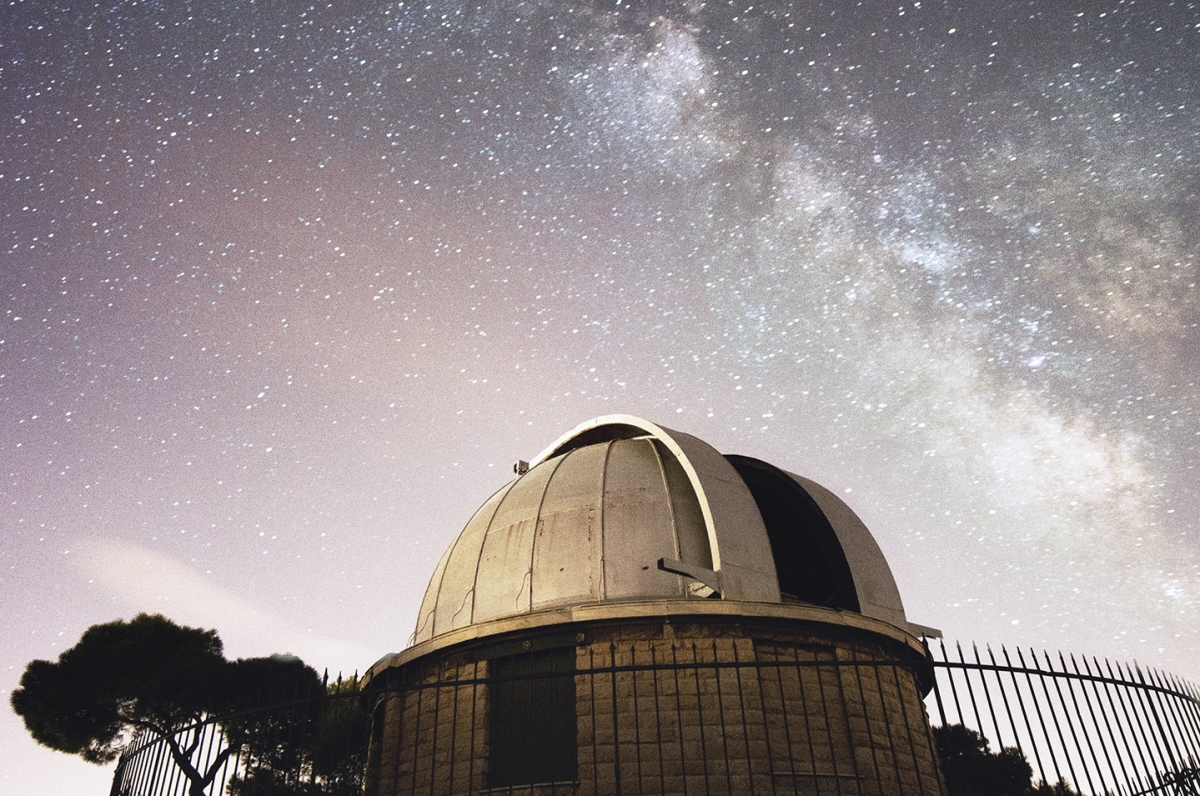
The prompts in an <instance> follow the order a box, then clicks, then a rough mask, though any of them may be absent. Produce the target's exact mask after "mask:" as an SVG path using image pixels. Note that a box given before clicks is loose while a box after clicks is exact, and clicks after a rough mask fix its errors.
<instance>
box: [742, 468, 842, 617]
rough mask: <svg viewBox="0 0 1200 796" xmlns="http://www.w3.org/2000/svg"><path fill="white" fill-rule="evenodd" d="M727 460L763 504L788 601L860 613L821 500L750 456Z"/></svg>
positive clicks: (777, 565) (783, 588) (781, 589)
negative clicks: (814, 498) (819, 503)
mask: <svg viewBox="0 0 1200 796" xmlns="http://www.w3.org/2000/svg"><path fill="white" fill-rule="evenodd" d="M725 459H726V460H728V462H729V463H730V464H732V465H733V467H734V469H735V470H737V472H738V475H740V476H741V477H742V480H743V481H745V482H746V486H747V487H748V488H749V489H750V494H751V495H752V496H753V497H754V502H755V503H757V504H758V510H759V513H760V514H762V519H763V524H764V525H766V526H767V537H768V538H769V539H770V542H771V553H772V554H773V556H774V558H775V572H776V574H777V576H778V577H779V591H780V592H781V593H782V595H783V599H784V601H785V602H786V601H799V602H806V603H813V604H816V605H823V606H826V607H829V608H841V609H845V610H849V611H859V610H860V608H859V603H858V594H857V592H856V591H855V589H854V577H853V576H852V575H851V573H850V565H849V564H848V563H847V562H846V554H845V553H844V552H842V546H841V543H840V542H838V538H837V534H836V533H835V532H834V530H833V526H831V525H830V524H829V520H828V519H826V517H825V514H824V512H822V511H821V509H820V507H819V506H818V505H817V504H816V501H814V500H813V499H812V497H810V496H809V494H808V492H806V491H804V488H803V487H801V486H800V485H799V484H797V483H796V482H795V481H794V480H792V479H791V478H790V477H789V476H788V474H787V473H785V472H783V471H782V470H780V469H779V468H777V467H773V466H771V465H769V464H767V463H766V462H763V461H759V460H758V459H752V458H750V457H749V456H726V457H725Z"/></svg>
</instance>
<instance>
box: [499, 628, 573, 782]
mask: <svg viewBox="0 0 1200 796" xmlns="http://www.w3.org/2000/svg"><path fill="white" fill-rule="evenodd" d="M491 666H492V687H491V697H492V700H491V711H490V724H491V743H490V748H491V752H490V766H489V769H490V770H489V776H488V784H489V785H490V786H491V787H493V788H496V787H509V786H513V785H532V784H534V783H539V782H573V781H574V780H575V778H576V765H577V762H576V737H575V648H574V647H566V648H561V649H552V650H545V651H539V652H531V653H526V654H523V655H513V656H510V657H505V658H496V659H494V660H493V661H492V662H491Z"/></svg>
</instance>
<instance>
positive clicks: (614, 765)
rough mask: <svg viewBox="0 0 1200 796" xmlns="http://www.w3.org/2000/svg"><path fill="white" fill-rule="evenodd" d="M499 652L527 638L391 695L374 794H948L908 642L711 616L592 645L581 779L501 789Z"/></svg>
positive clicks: (384, 710)
mask: <svg viewBox="0 0 1200 796" xmlns="http://www.w3.org/2000/svg"><path fill="white" fill-rule="evenodd" d="M530 646H532V645H530ZM497 649H499V650H500V651H503V652H505V653H506V654H508V653H511V652H512V650H513V649H514V645H513V639H511V638H510V639H506V640H505V643H504V644H503V646H502V647H499V646H496V647H493V648H492V649H488V648H487V647H486V646H483V647H479V648H476V649H473V650H463V651H458V652H456V653H452V654H448V655H444V656H440V657H439V659H438V660H435V661H426V660H423V659H419V660H416V661H413V662H411V663H410V664H409V665H408V669H409V670H408V672H406V674H405V677H406V679H407V680H408V682H407V684H405V685H404V686H403V687H402V688H400V689H399V690H395V691H389V692H386V693H384V694H381V696H380V698H379V699H380V701H379V703H378V706H377V707H376V717H377V718H376V724H375V728H374V737H373V746H372V752H371V764H370V773H369V776H368V780H369V783H368V785H369V788H368V793H370V794H373V795H377V796H384V794H387V795H388V796H391V795H392V794H410V793H429V794H468V793H523V794H531V795H532V794H538V795H539V796H540V795H541V794H551V793H554V794H573V795H575V796H607V795H608V794H617V793H622V794H664V795H666V794H679V795H680V796H684V795H685V794H709V795H714V794H749V793H758V794H827V795H828V796H833V795H834V794H838V795H839V796H840V795H841V794H855V795H856V796H884V795H885V794H886V795H887V796H891V795H892V794H897V795H903V794H925V795H927V796H939V795H940V794H943V793H944V786H943V784H942V780H941V775H940V772H939V769H938V764H937V762H936V752H935V750H934V746H933V742H932V737H931V734H930V730H929V724H928V720H927V717H926V714H925V709H924V704H923V700H922V696H921V688H920V683H919V681H918V678H917V675H916V673H915V668H916V666H915V665H914V664H917V663H919V662H916V661H913V660H911V658H905V657H904V656H903V650H901V649H899V648H898V645H897V644H896V643H895V642H894V641H892V640H891V639H888V638H886V637H879V636H876V635H875V634H871V633H866V632H863V631H855V630H852V629H848V628H833V629H832V632H831V630H830V628H828V627H822V626H816V627H813V626H809V627H795V626H792V627H789V626H787V625H784V624H753V623H743V622H737V621H733V622H720V621H712V620H707V619H706V620H704V621H694V622H675V623H672V622H670V621H665V622H664V621H658V622H649V623H640V624H639V623H635V622H626V623H620V624H610V625H606V626H594V627H590V628H586V629H585V630H584V631H583V632H581V633H579V634H578V635H577V636H576V643H575V644H573V645H572V648H571V649H573V658H574V675H573V678H572V679H573V684H574V700H573V706H574V714H575V715H574V728H573V729H574V735H575V759H574V761H573V765H574V772H575V775H574V777H572V778H560V779H558V780H557V781H553V782H528V783H519V784H512V783H511V782H510V783H506V785H505V786H504V787H496V783H494V782H490V781H489V767H490V766H491V763H492V761H491V759H490V757H491V754H492V743H491V741H492V738H491V737H490V736H491V734H492V733H495V732H497V731H499V730H498V729H497V727H498V726H499V725H497V724H496V723H495V722H493V721H491V720H490V717H489V711H490V710H491V709H492V708H493V705H492V700H491V698H490V685H489V676H488V672H489V664H490V659H489V657H488V656H490V655H493V654H494V653H495V652H496V651H497ZM516 649H520V647H519V646H518V647H516ZM563 652H567V653H568V654H570V650H569V649H568V650H563ZM528 654H530V655H538V654H548V653H546V652H544V651H542V652H539V651H538V650H536V649H533V650H532V651H531V652H529V653H528ZM547 682H548V681H547ZM566 709H568V710H569V707H568V708H566ZM530 718H531V719H532V720H533V721H538V720H539V718H538V717H536V716H531V717H530ZM543 718H545V717H543ZM561 718H562V717H561V716H560V717H559V719H561ZM505 728H506V729H505V730H504V731H512V728H511V726H510V725H505Z"/></svg>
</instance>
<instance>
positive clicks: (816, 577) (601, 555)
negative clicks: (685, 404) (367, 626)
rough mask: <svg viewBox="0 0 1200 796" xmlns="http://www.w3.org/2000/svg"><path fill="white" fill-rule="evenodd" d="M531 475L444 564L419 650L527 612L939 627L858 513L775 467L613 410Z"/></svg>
mask: <svg viewBox="0 0 1200 796" xmlns="http://www.w3.org/2000/svg"><path fill="white" fill-rule="evenodd" d="M520 471H521V472H520V474H519V476H518V478H516V479H515V480H514V481H512V482H511V483H509V484H508V485H507V486H505V487H504V488H502V489H501V490H500V491H498V492H496V493H495V494H494V495H492V497H491V498H489V499H488V500H487V502H485V503H484V504H483V506H482V507H480V509H479V510H478V511H476V512H475V514H474V515H473V516H472V517H471V519H470V521H469V522H468V523H467V525H466V527H465V528H464V529H463V531H462V533H461V534H459V536H458V539H457V540H456V541H455V542H454V543H453V544H452V545H451V546H450V548H449V549H448V550H447V551H446V553H445V554H444V555H443V556H442V558H441V561H440V562H439V563H438V565H437V568H436V570H435V571H434V574H433V578H432V579H431V581H430V583H429V587H428V589H427V591H426V593H425V598H424V600H423V602H422V604H421V609H420V613H419V616H418V621H417V628H416V632H415V634H414V638H413V640H414V642H416V643H420V642H423V641H428V640H430V639H433V638H435V637H437V636H441V635H442V634H446V633H449V632H451V631H458V630H462V629H468V628H471V627H474V626H480V625H484V624H485V623H489V622H492V621H493V620H500V619H509V618H514V617H520V616H522V615H529V614H538V613H541V612H547V611H551V612H553V611H559V612H561V611H563V610H567V609H572V608H578V607H583V606H603V605H611V606H612V607H613V608H619V606H620V605H621V604H631V603H646V602H653V601H664V600H669V601H680V600H683V601H686V600H706V601H709V602H708V603H707V606H711V607H712V608H716V607H717V606H716V605H714V604H713V603H712V602H711V601H714V600H720V601H734V602H738V603H743V604H744V603H767V604H772V603H773V604H807V605H810V606H823V607H825V608H832V609H837V610H840V611H844V612H856V613H859V614H862V615H864V616H867V617H871V618H873V619H878V620H882V621H883V622H886V623H888V624H890V625H893V626H895V627H897V628H899V629H900V630H902V631H905V632H908V633H914V634H915V633H917V632H919V631H921V630H923V629H922V628H919V626H915V625H910V624H909V623H908V622H907V620H906V618H905V615H904V608H903V605H902V604H901V602H900V594H899V592H898V590H897V589H896V583H895V580H894V579H893V577H892V573H891V570H890V568H889V567H888V564H887V562H886V561H885V560H884V557H883V554H882V552H881V551H880V549H879V546H878V545H877V544H876V543H875V540H874V538H872V536H871V534H870V532H869V531H868V530H867V528H866V526H865V525H863V523H862V521H861V520H860V519H859V518H858V517H857V516H856V515H855V514H854V512H853V511H851V509H850V508H849V507H848V506H847V505H846V504H845V503H843V502H842V501H841V500H840V499H839V498H838V497H836V496H835V495H834V494H833V493H832V492H830V491H829V490H827V489H825V488H824V487H822V486H820V485H819V484H816V483H815V482H813V481H810V480H808V479H806V478H802V477H801V476H798V475H794V474H792V473H789V472H786V471H784V470H781V469H779V468H777V467H775V466H773V465H771V464H768V463H766V462H763V461H759V460H757V459H752V458H749V457H745V456H734V455H722V454H721V453H719V452H718V451H717V450H716V449H715V448H713V447H712V446H711V445H709V444H707V443H705V442H703V441H701V440H699V439H697V438H696V437H693V436H691V435H689V434H684V433H681V432H678V431H672V430H671V429H668V428H665V427H663V426H659V425H656V424H654V423H651V422H648V421H646V420H642V419H640V418H636V417H632V416H629V415H610V416H606V417H600V418H596V419H594V420H591V421H588V422H586V423H583V424H582V425H580V426H578V427H576V428H575V429H573V430H572V431H570V432H569V433H567V434H566V435H564V436H563V437H561V438H560V439H559V440H558V441H557V442H555V443H554V444H553V445H551V446H550V447H549V448H547V449H546V450H545V451H543V452H542V453H541V454H540V455H538V456H537V457H536V458H535V459H534V460H533V461H532V462H531V463H530V465H529V467H528V469H527V471H526V470H525V468H524V467H521V468H520ZM700 607H701V606H700V605H699V604H698V605H697V608H700ZM730 607H732V606H730Z"/></svg>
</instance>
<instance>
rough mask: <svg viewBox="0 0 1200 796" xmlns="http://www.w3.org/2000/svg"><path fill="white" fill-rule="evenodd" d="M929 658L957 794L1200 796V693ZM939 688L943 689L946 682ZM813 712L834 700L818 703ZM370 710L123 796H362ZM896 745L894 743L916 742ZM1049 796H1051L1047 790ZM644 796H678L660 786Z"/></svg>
mask: <svg viewBox="0 0 1200 796" xmlns="http://www.w3.org/2000/svg"><path fill="white" fill-rule="evenodd" d="M929 651H930V659H931V663H930V666H931V668H932V674H931V676H932V679H933V688H932V689H931V690H930V692H929V694H928V696H927V697H926V699H925V708H926V711H927V713H928V716H929V719H930V724H931V726H932V728H933V729H932V733H931V735H930V736H929V737H926V738H916V737H914V736H913V735H912V733H911V730H910V728H909V727H908V726H906V727H905V728H904V732H905V733H907V734H906V735H905V736H903V737H902V738H900V742H902V743H903V744H905V745H917V744H921V743H925V744H936V746H937V751H938V753H939V754H941V755H942V756H943V766H942V768H943V770H944V772H945V782H946V784H947V785H948V788H949V794H950V796H971V794H973V793H982V792H984V791H980V790H974V789H973V788H972V786H971V785H969V784H964V783H965V780H961V779H959V778H957V777H958V775H957V774H956V773H955V772H956V770H957V769H955V767H954V766H955V765H956V764H954V763H951V764H947V762H946V761H947V757H946V756H947V755H950V754H952V753H954V752H953V750H951V749H950V748H949V747H948V746H947V745H948V744H952V743H953V742H962V740H963V739H967V740H966V742H967V743H968V745H970V744H972V743H973V744H975V745H976V747H977V748H975V749H974V751H973V753H974V754H978V755H985V756H986V755H991V756H993V757H996V756H1005V755H1007V758H1008V759H1010V760H1011V759H1023V760H1024V761H1025V762H1026V763H1027V764H1028V767H1029V769H1030V770H1031V771H1032V781H1033V782H1034V783H1035V788H1034V790H1033V791H1025V793H1030V792H1032V793H1036V794H1054V795H1055V796H1062V795H1064V794H1076V793H1078V794H1094V795H1096V796H1100V795H1101V794H1113V795H1114V796H1148V795H1149V794H1155V795H1158V794H1161V795H1162V796H1200V691H1198V690H1197V688H1196V687H1195V686H1194V685H1192V684H1191V683H1188V682H1187V681H1185V680H1182V679H1180V678H1178V677H1175V676H1173V675H1170V674H1167V673H1163V672H1159V671H1156V670H1153V669H1144V668H1141V667H1138V666H1136V665H1127V664H1119V663H1111V662H1109V661H1101V660H1097V659H1095V658H1090V659H1085V658H1079V657H1077V656H1070V655H1063V654H1061V653H1059V654H1055V655H1051V654H1049V653H1045V652H1042V653H1035V652H1033V651H1032V650H1021V649H1014V650H1009V649H1006V648H1004V647H999V648H997V649H995V650H993V649H992V648H990V647H984V648H982V649H980V648H978V647H976V646H974V645H971V646H968V647H967V648H964V647H963V646H962V645H959V644H954V645H949V646H947V645H945V644H943V643H942V642H941V641H940V640H931V641H930V642H929ZM630 652H632V651H630ZM618 663H620V665H618ZM913 665H914V664H913V663H912V662H911V661H898V660H887V661H882V660H870V661H867V660H850V661H846V660H800V659H795V660H788V659H775V660H769V661H765V660H761V659H760V660H751V661H733V662H730V661H721V662H718V661H717V660H716V659H715V658H714V659H713V660H712V661H711V662H706V661H704V660H702V658H701V657H700V656H694V655H693V656H691V657H690V658H689V660H688V662H687V663H686V664H679V663H674V664H669V663H668V662H665V661H661V660H659V661H646V662H639V661H637V660H636V659H635V658H634V656H632V654H631V655H630V656H628V657H624V658H622V657H621V656H618V655H615V654H614V655H612V656H608V657H607V659H606V661H605V662H602V663H596V664H594V665H591V666H584V665H577V666H576V668H575V670H574V672H573V675H572V676H573V677H574V681H575V688H576V691H577V692H578V693H590V694H592V695H593V696H594V695H596V694H598V693H599V692H603V691H604V689H610V690H612V692H613V697H614V699H615V698H616V689H617V687H618V685H617V684H618V683H619V682H622V680H623V679H625V680H629V681H630V682H632V683H634V684H635V685H634V687H635V688H637V687H640V686H638V685H636V684H637V683H638V682H643V681H639V680H638V679H637V678H638V677H646V678H649V679H647V680H645V681H644V682H649V683H654V682H660V681H662V678H667V677H671V678H674V679H675V680H678V679H679V677H680V673H681V672H685V671H686V672H688V673H691V674H693V675H694V674H695V673H696V672H699V671H701V670H704V669H713V670H716V669H720V670H721V671H722V672H723V675H722V676H720V677H718V678H717V679H716V682H717V683H718V684H719V687H722V686H720V684H722V683H723V684H725V685H724V686H723V687H727V688H731V689H735V690H736V691H737V693H736V695H735V697H736V699H737V700H738V701H741V700H742V698H743V697H745V698H746V701H749V700H750V698H751V697H752V698H753V699H754V700H759V701H761V700H763V699H764V694H766V693H768V692H769V691H770V683H772V682H778V681H780V679H781V678H794V679H795V680H796V682H798V683H801V684H803V683H805V682H811V683H815V684H818V685H819V684H820V682H821V678H820V677H817V676H814V672H818V673H819V672H820V671H826V672H828V671H831V670H834V669H837V668H838V667H847V666H849V667H855V668H857V669H859V670H860V671H869V670H873V672H869V673H870V674H871V676H872V677H874V678H875V679H879V680H882V679H887V678H894V677H895V676H896V672H897V671H901V670H910V669H912V667H913ZM726 670H728V671H726ZM562 676H563V674H562V672H555V673H553V674H549V675H547V674H538V673H534V674H529V675H521V674H516V675H514V674H512V673H511V672H510V673H507V674H505V673H504V672H499V673H497V672H495V671H492V670H491V669H488V670H486V671H484V670H481V675H480V676H479V677H478V678H469V677H468V678H466V679H463V678H459V679H456V680H455V681H453V682H444V681H441V682H439V681H437V680H436V679H435V680H433V681H420V680H415V681H411V682H407V683H405V682H403V680H397V681H396V682H395V683H394V684H393V685H392V686H390V687H392V688H395V689H397V690H403V691H405V692H419V694H418V700H422V699H427V700H431V704H432V703H433V702H436V701H437V700H438V699H441V698H443V697H444V698H445V699H458V698H459V694H461V693H463V689H465V688H470V689H474V690H478V689H496V687H497V686H500V688H499V689H498V691H497V693H500V692H503V691H504V689H505V688H506V687H507V686H504V685H502V684H501V682H500V681H501V680H503V681H504V682H505V683H511V682H513V681H514V678H515V680H520V679H521V678H522V677H524V678H525V679H528V680H529V681H530V685H529V686H528V687H529V689H530V690H531V691H536V690H537V689H539V687H540V686H541V684H542V680H543V679H545V678H547V677H557V678H561V677H562ZM923 676H924V677H926V678H928V677H929V676H930V672H928V671H926V672H925V673H924V674H923ZM630 678H632V679H630ZM926 682H928V679H927V680H926ZM777 690H778V689H777ZM646 696H647V698H649V699H652V700H654V702H655V706H656V707H655V710H659V709H660V707H661V709H662V710H666V711H668V712H669V711H670V710H671V707H670V704H671V703H670V702H669V700H660V699H659V698H658V697H657V696H656V695H655V694H652V693H647V695H646ZM812 698H813V699H818V700H824V699H828V698H829V696H828V695H826V694H818V693H814V694H812ZM361 702H362V699H361V695H360V693H359V692H358V690H357V681H356V680H350V681H342V680H340V678H339V680H337V681H335V682H334V683H332V684H327V685H326V688H325V689H324V690H323V691H322V692H320V693H315V694H293V695H290V696H289V698H286V699H279V700H276V701H275V702H273V703H272V704H270V705H266V706H263V707H260V708H255V709H248V710H245V711H242V712H240V713H237V714H231V715H228V716H221V717H212V718H211V719H209V720H206V721H204V722H201V723H199V724H196V725H194V726H190V727H185V728H182V729H180V730H179V731H177V732H176V733H175V735H174V736H172V737H171V738H162V737H158V736H153V735H143V736H140V737H138V738H135V739H134V740H133V741H132V742H131V743H130V744H129V746H128V747H127V749H126V751H125V753H124V755H123V756H122V757H121V760H120V762H119V764H118V767H117V771H116V774H115V776H114V779H113V786H112V796H222V795H224V794H228V796H318V795H322V796H358V795H359V794H362V793H363V789H364V772H365V770H366V768H367V746H368V740H369V728H368V719H367V714H366V713H365V712H364V708H363V706H362V704H361ZM675 704H676V705H678V702H676V703H675ZM676 720H679V721H680V723H682V719H681V718H680V717H678V716H676V717H670V716H662V717H659V718H658V719H656V721H661V722H662V723H663V724H664V726H666V725H668V724H670V723H671V722H672V721H676ZM795 720H796V721H801V720H807V719H801V718H800V717H797V718H796V719H795ZM592 721H593V722H594V721H595V717H594V716H593V719H592ZM905 724H906V725H907V722H905ZM881 729H882V731H883V732H885V733H892V732H899V731H900V730H899V729H898V728H891V727H885V728H881ZM950 729H954V732H950ZM614 731H615V728H614ZM592 732H599V729H597V728H593V729H592ZM897 737H899V736H897ZM955 738H957V739H958V741H954V740H953V739H955ZM462 748H463V746H462V744H461V743H459V744H451V745H450V746H449V747H448V748H447V750H446V751H445V754H450V755H453V754H456V753H461V749H462ZM1006 749H1009V750H1011V749H1015V750H1019V751H1018V752H1011V751H1007V752H1006V751H1004V750H1006ZM181 755H182V756H183V758H184V759H186V761H188V763H187V766H188V767H190V769H191V771H192V772H195V773H193V774H191V775H190V776H189V773H188V772H187V771H185V766H181V765H180V763H179V760H180V759H181ZM860 779H863V780H864V781H865V780H866V779H869V776H863V777H860ZM847 781H850V780H847ZM773 782H774V784H773V785H772V791H773V792H780V793H782V792H786V793H807V792H809V790H808V789H809V788H810V787H811V786H812V783H809V784H806V785H803V786H802V785H801V784H799V781H798V780H797V779H791V780H788V779H786V778H783V779H778V780H773ZM1039 782H1040V783H1041V785H1040V788H1041V790H1037V787H1039V786H1038V784H1037V783H1039ZM788 783H790V784H788ZM877 784H880V785H882V787H881V788H877V790H880V791H881V792H884V793H887V792H889V790H888V788H887V787H886V783H877ZM822 787H823V788H824V790H822ZM847 787H850V789H849V790H847V789H846V788H847ZM412 790H413V792H414V793H415V792H418V791H419V792H422V793H424V792H431V793H432V792H435V791H432V790H430V784H429V783H421V782H418V781H417V780H416V779H415V778H414V781H413V789H412ZM719 790H720V789H719ZM727 790H728V788H725V789H724V790H722V791H721V792H725V791H727ZM527 791H528V788H526V790H525V791H521V792H527ZM405 792H407V791H405ZM493 792H495V791H494V790H493ZM564 792H566V791H564ZM641 792H645V793H657V792H662V791H661V789H660V788H659V785H658V784H656V783H655V782H653V781H650V780H647V781H646V782H645V783H644V787H643V789H642V791H641ZM815 792H819V793H831V794H832V793H839V794H841V793H850V792H858V791H854V790H853V786H847V785H846V783H844V782H840V783H839V784H837V785H836V787H834V786H832V785H830V784H825V785H823V786H822V785H821V784H820V783H817V784H816V791H815ZM922 792H924V791H922ZM987 792H989V793H999V792H1002V791H996V790H992V791H987Z"/></svg>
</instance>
